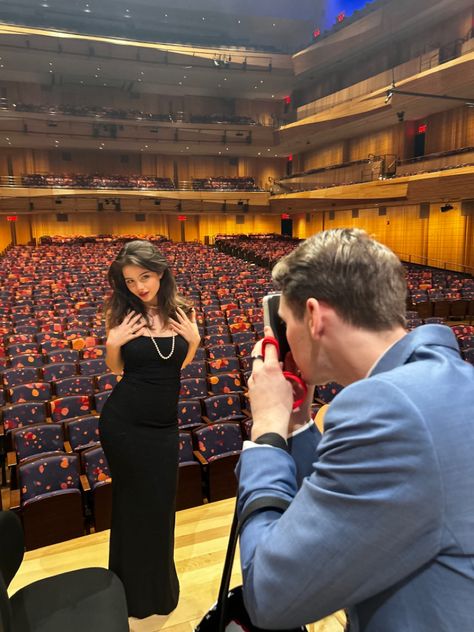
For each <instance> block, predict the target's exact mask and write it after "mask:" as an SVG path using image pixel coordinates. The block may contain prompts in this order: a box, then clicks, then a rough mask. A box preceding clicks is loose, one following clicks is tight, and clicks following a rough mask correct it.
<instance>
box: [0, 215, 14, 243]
mask: <svg viewBox="0 0 474 632" xmlns="http://www.w3.org/2000/svg"><path fill="white" fill-rule="evenodd" d="M11 242H12V237H11V232H10V224H9V222H7V220H6V219H5V216H4V215H1V216H0V252H3V251H4V250H5V248H6V247H7V246H9V245H10V244H11Z"/></svg>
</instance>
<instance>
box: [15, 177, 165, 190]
mask: <svg viewBox="0 0 474 632" xmlns="http://www.w3.org/2000/svg"><path fill="white" fill-rule="evenodd" d="M21 183H22V186H24V187H39V188H43V187H48V188H51V187H56V188H61V187H63V188H74V189H157V190H173V189H175V185H174V183H173V181H172V180H171V178H159V177H155V176H142V175H130V176H121V175H116V176H114V175H110V176H109V175H108V176H105V175H99V174H94V175H86V174H77V173H73V174H39V173H33V174H27V175H22V176H21Z"/></svg>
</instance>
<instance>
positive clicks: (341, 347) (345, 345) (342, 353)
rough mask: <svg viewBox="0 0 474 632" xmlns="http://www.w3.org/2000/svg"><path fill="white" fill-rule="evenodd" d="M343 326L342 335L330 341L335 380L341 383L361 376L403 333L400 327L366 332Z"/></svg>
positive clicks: (347, 382) (346, 383) (362, 376)
mask: <svg viewBox="0 0 474 632" xmlns="http://www.w3.org/2000/svg"><path fill="white" fill-rule="evenodd" d="M344 326H345V328H346V331H345V332H344V334H345V335H344V336H337V338H336V339H335V340H334V345H333V353H334V355H333V356H332V357H333V361H334V368H335V373H336V374H337V376H338V378H337V380H336V381H337V382H339V383H340V384H343V385H344V386H347V385H348V384H352V382H356V381H357V380H361V379H363V378H365V377H366V376H367V374H368V372H369V371H370V370H371V369H372V368H373V367H374V365H375V364H376V363H377V362H378V360H379V359H380V358H381V357H382V356H383V354H384V353H385V352H386V351H387V350H388V349H389V348H390V347H391V346H392V345H394V344H395V343H396V342H398V341H399V340H401V339H402V338H403V337H404V336H405V335H406V333H407V332H406V331H405V329H403V327H395V328H393V329H389V330H386V331H369V330H366V329H358V328H355V327H352V326H351V325H344Z"/></svg>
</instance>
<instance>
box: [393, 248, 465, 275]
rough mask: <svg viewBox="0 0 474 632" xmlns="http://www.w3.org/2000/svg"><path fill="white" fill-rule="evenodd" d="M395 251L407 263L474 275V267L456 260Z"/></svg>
mask: <svg viewBox="0 0 474 632" xmlns="http://www.w3.org/2000/svg"><path fill="white" fill-rule="evenodd" d="M394 252H395V254H396V255H397V257H398V258H399V259H400V260H401V261H403V262H405V263H413V264H415V265H420V266H428V267H431V268H439V269H441V270H452V271H453V272H463V273H465V274H470V275H471V276H473V275H474V267H472V266H465V265H463V264H462V263H456V262H455V261H443V260H442V259H433V258H432V257H425V256H422V255H413V254H407V253H406V252H397V251H396V250H394ZM458 268H459V269H458Z"/></svg>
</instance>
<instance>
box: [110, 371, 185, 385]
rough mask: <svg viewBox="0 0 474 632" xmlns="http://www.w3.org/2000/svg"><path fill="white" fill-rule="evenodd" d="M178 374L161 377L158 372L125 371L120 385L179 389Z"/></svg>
mask: <svg viewBox="0 0 474 632" xmlns="http://www.w3.org/2000/svg"><path fill="white" fill-rule="evenodd" d="M179 379H180V375H179V372H178V373H176V374H173V375H163V374H162V373H160V372H159V371H149V370H148V369H147V370H145V371H140V370H133V369H132V370H130V369H129V370H127V369H126V370H125V371H124V374H123V378H122V380H121V383H124V384H130V385H132V384H133V385H140V386H141V385H144V386H167V387H169V388H175V389H179Z"/></svg>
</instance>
